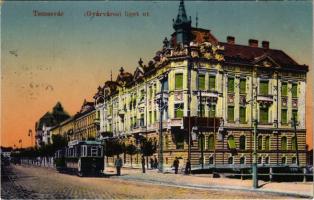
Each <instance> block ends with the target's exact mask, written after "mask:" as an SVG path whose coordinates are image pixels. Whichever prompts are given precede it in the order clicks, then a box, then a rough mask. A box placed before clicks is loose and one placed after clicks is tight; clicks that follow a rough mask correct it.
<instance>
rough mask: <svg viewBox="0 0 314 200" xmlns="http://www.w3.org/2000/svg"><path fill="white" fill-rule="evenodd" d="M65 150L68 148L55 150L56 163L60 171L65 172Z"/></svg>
mask: <svg viewBox="0 0 314 200" xmlns="http://www.w3.org/2000/svg"><path fill="white" fill-rule="evenodd" d="M65 150H66V148H63V149H59V150H57V151H56V152H55V156H54V163H55V164H56V170H57V171H58V172H65V171H66V169H67V168H66V164H65Z"/></svg>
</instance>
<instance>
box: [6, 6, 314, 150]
mask: <svg viewBox="0 0 314 200" xmlns="http://www.w3.org/2000/svg"><path fill="white" fill-rule="evenodd" d="M178 6H179V1H139V2H135V1H125V2H121V1H95V2H92V1H91V2H90V1H89V2H87V1H77V2H73V1H71V2H69V1H67V2H60V1H56V2H23V1H16V2H14V1H10V2H3V3H2V7H1V145H4V146H13V145H16V146H17V147H20V146H21V145H22V146H23V147H26V146H30V145H31V144H32V143H33V144H34V142H32V139H31V137H28V130H29V129H32V130H33V133H34V126H35V122H36V121H38V119H39V118H40V117H41V116H42V115H44V114H45V113H46V112H47V111H50V110H51V109H52V107H53V106H54V105H55V104H56V102H58V101H60V102H61V103H62V105H63V106H64V108H65V110H66V111H67V112H68V113H69V114H71V115H73V114H75V113H76V112H77V111H79V109H80V106H81V105H82V103H83V101H84V99H87V100H90V101H92V97H93V95H94V94H95V92H96V90H97V87H98V86H99V85H102V84H103V83H104V82H105V81H107V80H109V79H110V72H111V71H112V74H113V78H114V79H115V78H116V76H117V74H118V69H119V68H120V67H122V66H123V67H124V68H125V70H126V71H129V72H132V73H133V72H134V70H135V68H136V66H137V62H138V60H139V59H140V58H142V59H143V60H144V62H145V63H147V62H148V61H149V60H151V59H152V58H153V57H154V55H155V52H156V51H158V50H160V49H161V47H162V41H163V39H164V38H165V37H168V38H169V36H170V35H171V33H172V32H173V28H172V19H173V18H175V17H176V15H177V12H178ZM185 7H186V10H187V14H188V15H189V16H191V17H192V25H193V26H195V17H196V14H197V15H198V18H199V20H198V27H200V28H205V29H210V30H211V32H212V34H213V35H215V36H216V38H218V40H219V41H226V37H227V36H228V35H232V36H234V37H235V41H236V43H238V44H247V43H248V40H249V39H251V38H253V39H258V40H259V41H260V42H261V41H263V40H268V41H270V47H271V48H274V49H282V50H284V51H285V52H286V53H287V54H288V55H289V56H291V57H292V58H293V59H295V60H296V61H297V62H298V63H299V64H306V65H309V68H310V73H309V74H312V71H311V68H312V63H313V62H312V44H313V41H312V30H313V27H312V24H313V21H312V19H313V18H312V2H311V1H301V2H294V1H292V2H291V1H285V2H275V1H274V2H270V1H265V2H229V1H228V2H226V1H222V2H219V1H186V2H185ZM34 10H37V11H45V12H48V11H49V12H57V11H60V12H63V14H64V15H63V16H54V17H47V16H46V17H44V16H33V11H34ZM88 11H91V12H96V11H99V12H107V11H108V12H121V15H122V16H115V17H114V16H111V17H89V16H84V15H86V13H87V12H88ZM125 12H128V13H130V12H133V13H134V12H138V13H139V16H133V17H130V16H125ZM143 13H148V16H143ZM308 85H309V87H308V89H307V104H306V109H307V113H308V114H307V118H306V120H307V131H308V133H307V143H308V144H309V145H310V147H312V131H313V129H312V125H313V121H312V107H313V101H312V93H313V88H312V86H311V85H312V76H311V75H309V76H308ZM20 139H21V140H22V143H19V142H18V141H19V140H20Z"/></svg>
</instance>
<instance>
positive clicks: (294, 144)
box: [291, 136, 296, 150]
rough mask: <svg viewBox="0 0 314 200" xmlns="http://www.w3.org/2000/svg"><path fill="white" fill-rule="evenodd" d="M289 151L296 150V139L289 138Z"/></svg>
mask: <svg viewBox="0 0 314 200" xmlns="http://www.w3.org/2000/svg"><path fill="white" fill-rule="evenodd" d="M291 150H296V139H295V137H294V136H293V137H292V138H291Z"/></svg>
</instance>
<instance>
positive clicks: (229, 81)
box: [228, 78, 234, 92]
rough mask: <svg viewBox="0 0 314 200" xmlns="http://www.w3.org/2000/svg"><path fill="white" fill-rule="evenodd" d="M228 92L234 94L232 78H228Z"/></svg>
mask: <svg viewBox="0 0 314 200" xmlns="http://www.w3.org/2000/svg"><path fill="white" fill-rule="evenodd" d="M228 92H234V78H228Z"/></svg>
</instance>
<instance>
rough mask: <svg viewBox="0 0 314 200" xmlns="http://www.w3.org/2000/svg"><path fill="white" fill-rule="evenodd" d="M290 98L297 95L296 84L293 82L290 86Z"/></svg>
mask: <svg viewBox="0 0 314 200" xmlns="http://www.w3.org/2000/svg"><path fill="white" fill-rule="evenodd" d="M291 93H292V98H296V97H298V84H296V83H293V84H292V88H291Z"/></svg>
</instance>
